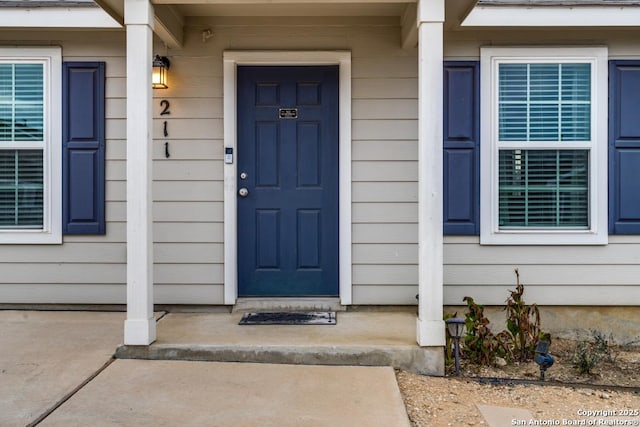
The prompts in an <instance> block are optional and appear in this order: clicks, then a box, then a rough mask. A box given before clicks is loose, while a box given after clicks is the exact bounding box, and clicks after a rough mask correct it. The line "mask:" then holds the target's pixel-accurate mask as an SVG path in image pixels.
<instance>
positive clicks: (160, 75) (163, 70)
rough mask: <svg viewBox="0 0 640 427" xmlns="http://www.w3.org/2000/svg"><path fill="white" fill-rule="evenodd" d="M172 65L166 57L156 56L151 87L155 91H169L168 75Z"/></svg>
mask: <svg viewBox="0 0 640 427" xmlns="http://www.w3.org/2000/svg"><path fill="white" fill-rule="evenodd" d="M170 66H171V63H170V62H169V58H167V57H166V56H160V55H156V57H155V58H154V59H153V72H152V73H151V86H152V87H153V88H154V89H167V88H168V87H169V86H167V73H168V71H169V67H170Z"/></svg>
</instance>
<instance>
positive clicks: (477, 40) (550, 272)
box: [444, 29, 640, 306]
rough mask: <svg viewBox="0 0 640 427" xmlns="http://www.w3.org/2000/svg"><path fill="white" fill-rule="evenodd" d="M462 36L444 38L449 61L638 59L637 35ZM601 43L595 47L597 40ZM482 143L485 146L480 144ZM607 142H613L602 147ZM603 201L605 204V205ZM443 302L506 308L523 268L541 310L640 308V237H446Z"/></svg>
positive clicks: (530, 296) (529, 297)
mask: <svg viewBox="0 0 640 427" xmlns="http://www.w3.org/2000/svg"><path fill="white" fill-rule="evenodd" d="M605 37H608V40H605V39H603V33H602V32H601V31H593V30H571V31H566V30H559V31H553V30H551V31H550V30H549V29H545V30H544V31H527V30H519V31H493V30H484V31H477V32H476V31H461V32H451V33H447V34H446V35H445V57H446V59H447V60H478V57H479V47H480V46H483V45H489V44H493V45H501V44H508V45H517V44H523V45H527V44H532V43H534V44H535V45H538V46H542V45H554V44H555V45H562V46H566V45H572V44H576V45H593V44H595V45H607V46H608V48H609V57H610V58H611V59H632V58H633V59H638V58H640V47H638V44H637V34H635V32H633V31H625V30H613V29H610V30H607V32H606V35H605ZM594 40H597V42H594ZM481 143H482V142H481ZM599 143H602V144H607V141H599ZM603 202H605V199H603ZM444 241H445V246H444V264H445V265H444V283H445V287H444V303H445V305H464V302H463V301H462V298H464V297H465V296H471V297H473V298H474V299H475V300H476V301H478V302H479V303H481V304H486V305H503V304H504V302H505V300H506V299H507V297H508V295H509V293H508V290H509V289H514V288H515V283H516V282H515V274H514V272H513V270H514V269H515V268H518V269H519V272H520V278H521V281H522V282H523V283H524V285H525V294H524V299H525V301H527V302H528V303H533V302H535V303H538V304H540V305H605V306H606V305H638V304H640V236H609V244H608V245H604V246H492V245H486V246H482V245H480V244H479V239H478V237H462V236H460V237H457V236H456V237H453V236H449V237H445V240H444Z"/></svg>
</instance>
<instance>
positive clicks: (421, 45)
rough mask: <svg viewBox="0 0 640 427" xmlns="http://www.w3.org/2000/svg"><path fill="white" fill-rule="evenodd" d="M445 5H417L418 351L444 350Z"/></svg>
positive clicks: (438, 1) (432, 1)
mask: <svg viewBox="0 0 640 427" xmlns="http://www.w3.org/2000/svg"><path fill="white" fill-rule="evenodd" d="M443 22H444V0H419V3H418V80H419V84H418V122H419V124H418V144H419V148H418V181H419V184H418V201H419V208H418V222H419V225H418V247H419V252H418V254H419V257H418V262H419V268H418V292H419V301H418V324H417V328H416V329H417V340H418V344H419V345H421V346H444V344H445V331H444V327H445V324H444V321H443V320H442V315H443V311H442V304H443V288H442V286H443V283H442V281H443V280H442V263H443V256H442V251H443V248H442V119H443V116H442V114H443V113H442V110H443V103H442V91H443V82H442V79H443V72H442V66H443V64H442V56H443V35H442V29H443Z"/></svg>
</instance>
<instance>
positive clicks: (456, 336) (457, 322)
mask: <svg viewBox="0 0 640 427" xmlns="http://www.w3.org/2000/svg"><path fill="white" fill-rule="evenodd" d="M445 323H446V324H447V330H448V331H449V335H450V336H451V337H452V338H453V354H454V357H455V359H456V376H457V377H458V376H460V337H461V336H462V333H463V332H464V326H465V323H464V319H463V318H461V317H451V318H449V319H447V320H445Z"/></svg>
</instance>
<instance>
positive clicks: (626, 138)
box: [609, 60, 640, 234]
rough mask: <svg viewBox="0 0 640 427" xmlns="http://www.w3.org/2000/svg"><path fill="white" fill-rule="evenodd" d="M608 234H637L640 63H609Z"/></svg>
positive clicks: (639, 230)
mask: <svg viewBox="0 0 640 427" xmlns="http://www.w3.org/2000/svg"><path fill="white" fill-rule="evenodd" d="M609 233H610V234H640V61H637V60H633V61H632V60H625V61H610V62H609Z"/></svg>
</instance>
